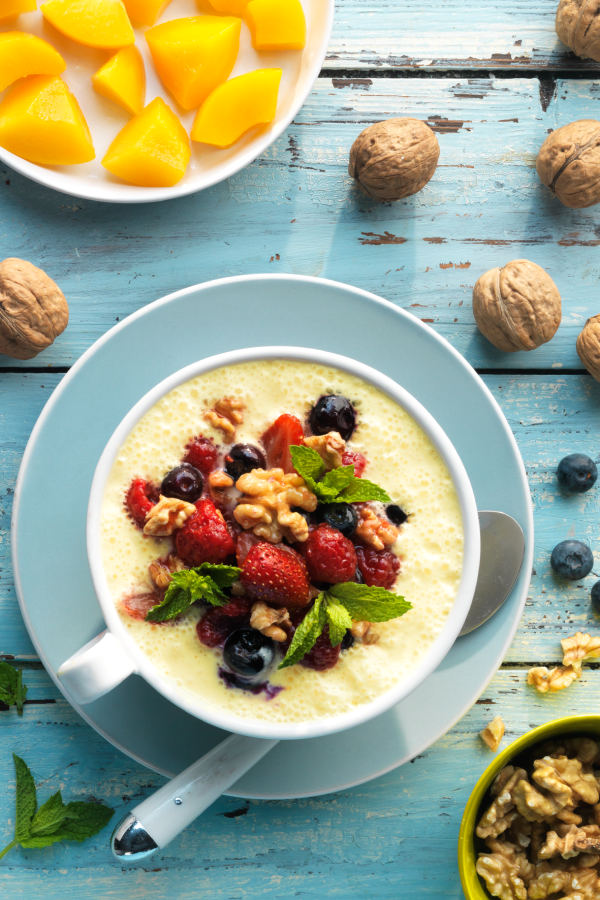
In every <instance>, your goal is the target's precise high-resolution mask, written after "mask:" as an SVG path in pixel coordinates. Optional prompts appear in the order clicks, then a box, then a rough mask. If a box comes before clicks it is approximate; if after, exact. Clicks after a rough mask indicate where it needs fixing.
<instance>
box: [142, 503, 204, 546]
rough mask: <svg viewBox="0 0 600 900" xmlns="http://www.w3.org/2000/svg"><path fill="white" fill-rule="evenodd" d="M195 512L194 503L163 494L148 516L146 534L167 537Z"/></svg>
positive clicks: (145, 526) (145, 527)
mask: <svg viewBox="0 0 600 900" xmlns="http://www.w3.org/2000/svg"><path fill="white" fill-rule="evenodd" d="M195 512H196V507H195V506H194V504H193V503H186V501H185V500H178V499H177V498H176V497H163V496H162V495H161V498H160V500H159V501H158V503H157V504H156V505H155V506H153V507H152V509H151V510H150V512H149V513H148V515H147V516H146V524H145V525H144V534H150V535H152V537H167V536H168V535H170V534H173V532H174V531H175V529H176V528H181V527H182V526H183V525H184V524H185V522H187V520H188V519H189V517H190V516H193V515H194V513H195Z"/></svg>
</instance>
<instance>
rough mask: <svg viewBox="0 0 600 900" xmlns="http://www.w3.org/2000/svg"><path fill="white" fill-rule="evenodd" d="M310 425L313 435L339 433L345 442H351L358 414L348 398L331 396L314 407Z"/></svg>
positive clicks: (324, 398) (311, 412)
mask: <svg viewBox="0 0 600 900" xmlns="http://www.w3.org/2000/svg"><path fill="white" fill-rule="evenodd" d="M309 423H310V427H311V429H312V431H313V434H327V432H328V431H337V433H338V434H339V435H340V436H341V437H342V438H343V439H344V440H345V441H349V440H350V438H351V437H352V432H353V431H354V429H355V428H356V412H355V411H354V407H353V406H352V404H351V403H350V401H349V400H347V399H346V397H340V396H339V395H338V394H329V395H328V396H327V397H321V399H320V400H319V401H318V402H317V403H316V404H315V405H314V406H313V408H312V409H311V411H310V416H309Z"/></svg>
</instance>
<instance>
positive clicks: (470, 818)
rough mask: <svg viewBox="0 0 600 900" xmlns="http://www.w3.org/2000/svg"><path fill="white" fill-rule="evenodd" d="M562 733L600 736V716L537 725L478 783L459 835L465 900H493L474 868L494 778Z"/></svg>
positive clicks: (460, 870) (498, 759)
mask: <svg viewBox="0 0 600 900" xmlns="http://www.w3.org/2000/svg"><path fill="white" fill-rule="evenodd" d="M563 734H568V735H574V736H575V735H588V734H589V735H594V736H598V737H599V738H600V716H566V717H565V718H564V719H555V720H554V721H553V722H548V723H547V724H546V725H540V727H539V728H534V729H533V731H529V732H528V733H527V734H524V735H523V737H520V738H519V739H518V740H516V741H514V742H513V743H512V744H510V746H509V747H507V748H506V750H503V751H502V753H499V754H498V756H496V757H495V758H494V761H493V762H492V763H490V765H489V766H488V767H487V769H486V770H485V772H484V773H483V775H482V776H481V778H480V779H479V781H478V782H477V784H476V785H475V787H474V789H473V793H472V794H471V796H470V797H469V801H468V803H467V805H466V807H465V811H464V814H463V817H462V822H461V825H460V833H459V836H458V870H459V872H460V880H461V883H462V887H463V891H464V894H465V897H466V900H490V894H488V892H487V891H486V889H485V888H484V886H483V882H482V881H481V879H480V878H479V875H478V874H477V871H476V869H475V863H476V862H477V853H476V850H475V826H476V825H477V821H478V818H479V808H480V806H481V804H482V801H483V798H484V797H485V795H486V793H487V791H488V789H489V787H490V785H491V783H492V781H493V780H494V778H495V777H496V775H497V774H498V772H499V771H500V770H501V769H503V768H504V766H507V765H508V764H509V763H510V762H511V760H512V759H513V758H514V757H515V756H518V755H519V754H520V753H522V752H523V751H524V750H527V748H528V747H532V746H533V745H534V744H538V743H540V742H541V741H544V740H548V738H553V737H556V736H558V735H563Z"/></svg>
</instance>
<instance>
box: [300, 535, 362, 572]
mask: <svg viewBox="0 0 600 900" xmlns="http://www.w3.org/2000/svg"><path fill="white" fill-rule="evenodd" d="M303 555H304V559H305V560H306V565H307V566H308V573H309V575H310V577H311V579H312V580H313V581H326V582H327V583H328V584H339V582H340V581H351V580H352V579H353V578H354V573H355V571H356V552H355V550H354V547H353V546H352V543H351V541H349V540H348V538H346V537H344V535H343V534H342V532H341V531H338V530H337V529H336V528H332V527H331V526H330V525H326V524H323V525H319V527H318V528H315V530H314V531H311V533H310V534H309V536H308V540H307V541H306V544H305V545H304V554H303Z"/></svg>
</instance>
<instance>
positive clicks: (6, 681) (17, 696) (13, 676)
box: [0, 661, 27, 716]
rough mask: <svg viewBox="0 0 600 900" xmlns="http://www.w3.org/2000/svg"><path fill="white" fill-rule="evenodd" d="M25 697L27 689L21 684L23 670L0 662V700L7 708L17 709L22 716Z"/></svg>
mask: <svg viewBox="0 0 600 900" xmlns="http://www.w3.org/2000/svg"><path fill="white" fill-rule="evenodd" d="M26 696H27V687H26V686H25V685H24V684H23V670H22V669H18V670H17V669H13V667H12V666H10V665H9V664H8V663H7V662H4V661H2V662H0V700H1V701H2V702H3V703H6V705H7V706H15V705H16V707H17V712H18V714H19V715H20V716H22V715H23V701H24V700H25V697H26Z"/></svg>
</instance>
